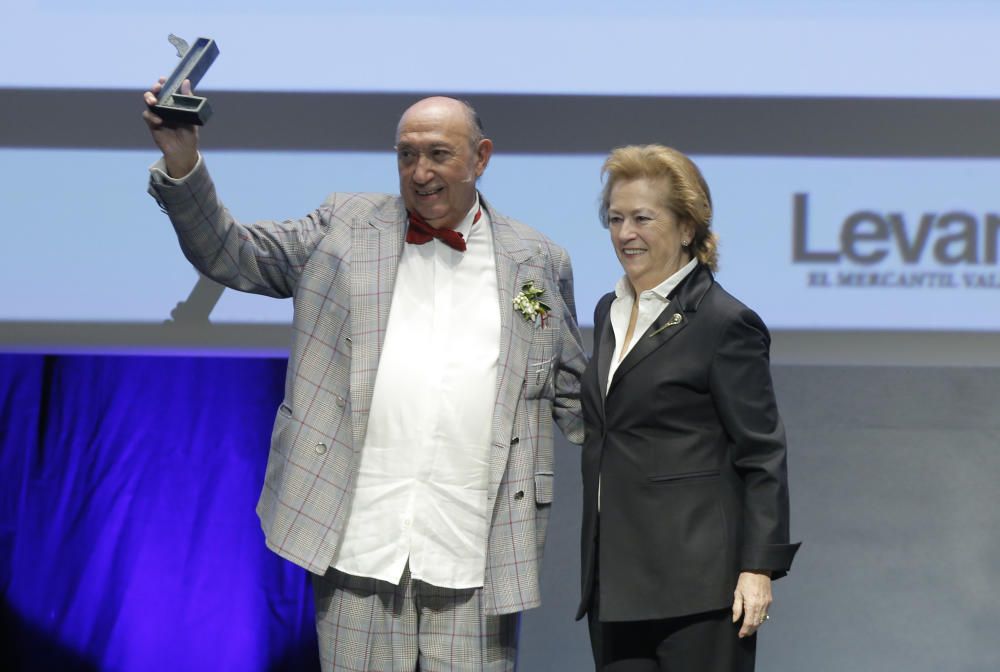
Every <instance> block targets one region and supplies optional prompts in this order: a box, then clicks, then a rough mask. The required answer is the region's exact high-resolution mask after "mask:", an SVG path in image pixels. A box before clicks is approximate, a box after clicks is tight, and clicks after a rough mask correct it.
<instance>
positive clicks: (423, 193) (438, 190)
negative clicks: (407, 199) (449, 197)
mask: <svg viewBox="0 0 1000 672" xmlns="http://www.w3.org/2000/svg"><path fill="white" fill-rule="evenodd" d="M443 190H444V187H435V188H434V189H417V190H416V192H417V196H421V197H426V196H434V195H435V194H439V193H441V192H442V191H443Z"/></svg>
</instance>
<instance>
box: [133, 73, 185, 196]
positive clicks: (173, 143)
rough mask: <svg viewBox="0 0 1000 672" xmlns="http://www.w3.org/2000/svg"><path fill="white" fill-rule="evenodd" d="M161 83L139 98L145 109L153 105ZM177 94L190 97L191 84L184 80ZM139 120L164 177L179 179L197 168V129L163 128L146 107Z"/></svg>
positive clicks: (166, 126)
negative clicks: (163, 166)
mask: <svg viewBox="0 0 1000 672" xmlns="http://www.w3.org/2000/svg"><path fill="white" fill-rule="evenodd" d="M165 81H167V78H166V77H160V80H159V81H158V82H157V83H156V84H153V86H152V87H151V88H150V89H149V91H146V92H145V93H144V94H143V96H142V97H143V100H144V101H145V102H146V105H147V106H149V105H155V104H156V96H157V94H159V93H160V90H161V89H162V88H163V83H164V82H165ZM181 93H182V94H184V95H186V96H190V95H191V82H189V81H188V80H186V79H185V80H184V82H183V83H182V84H181ZM142 118H143V119H144V120H145V122H146V125H147V126H149V132H150V133H151V134H152V135H153V142H155V143H156V146H157V147H159V148H160V151H161V152H163V160H164V163H166V165H167V174H168V175H170V177H174V178H181V177H184V176H185V175H187V174H188V173H190V172H191V171H192V170H193V169H194V167H195V166H196V165H197V164H198V127H197V126H192V125H189V124H177V125H167V124H165V123H164V122H163V119H161V118H160V117H159V116H158V115H157V114H155V113H154V112H153V110H152V109H149V108H148V107H147V109H146V110H145V111H144V112H143V113H142Z"/></svg>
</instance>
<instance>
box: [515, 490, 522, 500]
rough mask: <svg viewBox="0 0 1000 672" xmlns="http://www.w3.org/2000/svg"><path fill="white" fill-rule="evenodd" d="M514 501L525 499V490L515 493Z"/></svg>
mask: <svg viewBox="0 0 1000 672" xmlns="http://www.w3.org/2000/svg"><path fill="white" fill-rule="evenodd" d="M514 499H524V490H518V491H517V492H515V493H514Z"/></svg>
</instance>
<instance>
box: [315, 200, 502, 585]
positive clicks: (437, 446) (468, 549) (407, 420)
mask: <svg viewBox="0 0 1000 672" xmlns="http://www.w3.org/2000/svg"><path fill="white" fill-rule="evenodd" d="M477 211H480V205H479V202H478V199H477V202H476V204H475V205H474V206H473V208H472V210H470V211H469V213H468V215H466V217H465V219H464V220H463V221H462V223H461V224H460V225H459V226H458V227H457V230H458V231H459V232H461V233H462V234H463V236H465V239H466V243H467V249H466V251H465V252H458V251H456V250H453V249H452V248H450V247H448V246H447V245H446V244H445V243H443V242H441V241H440V240H437V239H433V240H431V241H429V242H427V243H425V244H423V245H413V244H409V243H408V244H406V245H405V246H404V248H403V254H402V257H401V258H400V261H399V270H398V271H397V276H396V284H395V287H394V288H393V295H392V306H391V307H390V309H389V323H388V326H387V329H386V335H385V343H384V345H383V347H382V356H381V359H380V361H379V367H378V373H377V374H376V378H375V390H374V395H373V397H372V408H371V414H370V416H369V420H368V430H367V434H366V436H365V440H364V447H363V448H362V451H361V462H360V465H359V468H358V480H357V484H356V486H355V491H354V499H353V501H352V505H351V511H350V514H349V516H348V519H347V525H346V528H345V530H344V537H343V541H342V542H341V546H340V550H339V552H338V554H337V557H336V559H335V560H334V567H336V568H337V569H338V570H340V571H342V572H346V573H348V574H353V575H355V576H366V577H372V578H376V579H381V580H383V581H388V582H390V583H393V584H398V583H399V581H400V579H401V578H402V575H403V569H404V567H405V566H406V563H407V561H409V564H410V573H411V575H412V576H413V578H414V579H418V580H420V581H424V582H426V583H430V584H433V585H435V586H441V587H445V588H474V587H479V586H482V585H483V580H484V574H485V569H486V539H487V529H488V525H487V520H486V510H487V506H486V504H487V502H486V498H487V491H488V485H489V460H490V451H491V446H492V417H493V407H494V404H495V401H496V380H497V366H498V360H499V357H500V306H499V299H498V295H499V294H498V288H497V277H496V259H495V257H494V255H493V235H492V230H491V228H490V223H489V221H488V216H487V213H486V211H485V210H482V216H481V218H480V219H479V221H478V222H476V223H475V224H473V218H474V215H475V213H476V212H477Z"/></svg>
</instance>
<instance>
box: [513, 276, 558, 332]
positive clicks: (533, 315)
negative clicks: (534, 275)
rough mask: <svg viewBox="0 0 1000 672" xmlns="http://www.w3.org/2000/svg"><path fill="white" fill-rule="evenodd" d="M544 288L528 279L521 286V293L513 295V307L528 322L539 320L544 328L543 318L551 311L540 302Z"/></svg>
mask: <svg viewBox="0 0 1000 672" xmlns="http://www.w3.org/2000/svg"><path fill="white" fill-rule="evenodd" d="M543 294H545V290H544V289H542V288H541V287H539V286H538V285H536V284H535V281H534V280H528V281H527V282H526V283H524V285H522V286H521V293H520V294H518V295H517V296H515V297H514V308H516V309H517V310H518V311H519V312H520V313H521V315H523V316H524V319H526V320H527V321H528V322H532V323H538V322H541V325H542V328H543V329H544V328H545V318H547V317H548V316H549V313H550V312H551V311H552V309H551V308H549V307H548V306H547V305H545V304H544V303H542V302H541V300H540V299H541V297H542V295H543Z"/></svg>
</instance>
